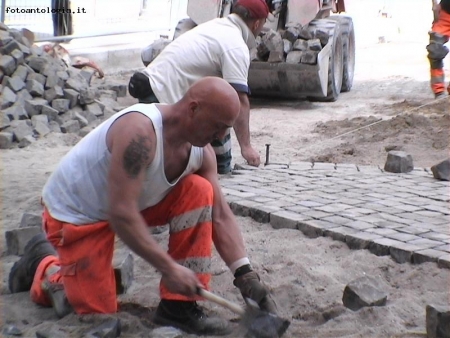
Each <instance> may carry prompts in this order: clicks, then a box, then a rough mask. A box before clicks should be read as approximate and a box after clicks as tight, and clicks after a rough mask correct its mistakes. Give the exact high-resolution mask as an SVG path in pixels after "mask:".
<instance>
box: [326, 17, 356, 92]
mask: <svg viewBox="0 0 450 338" xmlns="http://www.w3.org/2000/svg"><path fill="white" fill-rule="evenodd" d="M330 19H331V20H336V21H337V22H339V25H340V26H341V32H342V33H341V36H342V46H343V47H342V48H343V54H344V69H343V73H342V88H341V92H349V91H350V90H351V89H352V86H353V76H354V74H355V30H354V28H353V20H352V18H350V17H348V16H341V15H334V16H330Z"/></svg>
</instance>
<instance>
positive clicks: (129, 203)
mask: <svg viewBox="0 0 450 338" xmlns="http://www.w3.org/2000/svg"><path fill="white" fill-rule="evenodd" d="M107 144H108V148H109V150H110V152H111V164H110V169H109V175H108V196H109V216H110V224H111V227H112V229H113V230H114V231H115V232H116V233H117V235H118V236H119V237H120V238H121V239H122V240H123V242H124V243H125V244H126V245H127V246H128V247H130V249H131V250H133V251H134V252H135V253H136V254H138V255H139V256H141V257H142V258H143V259H145V260H146V261H147V262H149V263H150V264H151V265H153V266H154V267H155V268H156V269H157V270H158V271H160V272H161V273H162V275H163V278H166V279H168V280H169V282H168V287H169V288H171V285H172V284H175V287H172V291H173V292H178V293H183V294H187V295H191V294H194V293H195V288H196V285H197V284H198V281H197V279H196V277H195V274H194V273H193V272H192V271H190V270H188V269H186V268H184V267H182V266H180V265H178V264H177V263H176V262H175V261H174V260H173V259H172V258H171V257H170V256H169V255H168V254H167V253H166V252H165V251H164V250H163V249H162V248H161V247H160V245H159V244H158V243H157V242H156V241H155V239H154V238H153V237H152V235H151V234H150V232H149V230H148V227H147V225H146V223H145V220H144V218H143V217H142V215H141V213H140V210H139V206H138V198H139V195H140V192H141V189H142V185H143V184H144V178H145V171H146V168H147V167H148V165H149V164H150V163H151V162H152V160H153V158H154V156H155V149H156V135H155V132H154V130H153V126H152V123H151V121H150V120H149V119H148V118H147V117H146V116H144V115H142V114H140V113H129V114H126V115H125V116H123V117H121V118H119V119H118V120H117V121H116V122H115V123H114V124H113V125H112V126H111V128H110V130H109V131H108V135H107ZM187 270H188V271H187ZM178 279H182V280H184V283H178ZM182 284H184V285H182Z"/></svg>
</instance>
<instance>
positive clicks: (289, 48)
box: [283, 39, 293, 54]
mask: <svg viewBox="0 0 450 338" xmlns="http://www.w3.org/2000/svg"><path fill="white" fill-rule="evenodd" d="M292 47H293V45H292V42H291V41H289V40H286V39H283V51H284V54H289V53H290V52H291V51H292Z"/></svg>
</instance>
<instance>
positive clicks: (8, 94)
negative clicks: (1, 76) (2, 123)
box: [0, 87, 17, 110]
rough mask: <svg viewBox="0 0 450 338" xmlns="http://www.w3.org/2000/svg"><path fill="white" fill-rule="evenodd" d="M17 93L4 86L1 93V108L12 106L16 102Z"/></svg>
mask: <svg viewBox="0 0 450 338" xmlns="http://www.w3.org/2000/svg"><path fill="white" fill-rule="evenodd" d="M16 99H17V95H16V94H15V93H14V92H13V91H12V90H11V88H9V87H3V89H2V95H0V110H2V109H6V108H8V107H11V106H12V105H13V104H14V102H16Z"/></svg>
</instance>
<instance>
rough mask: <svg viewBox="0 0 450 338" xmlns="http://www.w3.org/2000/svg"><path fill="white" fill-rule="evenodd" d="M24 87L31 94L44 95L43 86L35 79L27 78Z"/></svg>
mask: <svg viewBox="0 0 450 338" xmlns="http://www.w3.org/2000/svg"><path fill="white" fill-rule="evenodd" d="M26 88H27V90H28V92H29V93H30V94H31V96H34V97H36V96H39V97H42V96H44V86H43V85H42V84H41V83H39V82H38V81H36V80H30V79H28V80H27V86H26Z"/></svg>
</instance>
